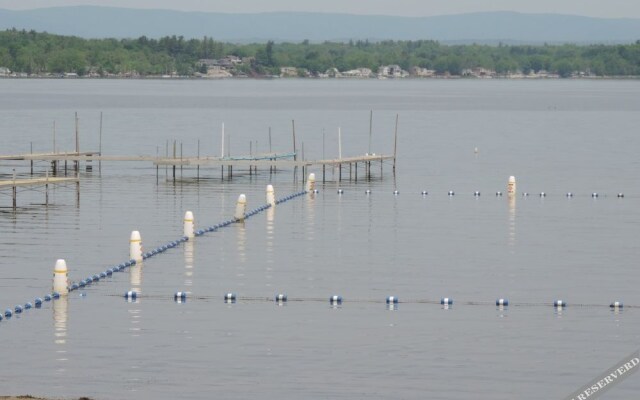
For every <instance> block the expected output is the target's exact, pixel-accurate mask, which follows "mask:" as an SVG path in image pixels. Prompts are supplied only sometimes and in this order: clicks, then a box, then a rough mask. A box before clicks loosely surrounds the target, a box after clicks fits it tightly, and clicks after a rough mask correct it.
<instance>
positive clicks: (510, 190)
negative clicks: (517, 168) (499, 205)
mask: <svg viewBox="0 0 640 400" xmlns="http://www.w3.org/2000/svg"><path fill="white" fill-rule="evenodd" d="M507 194H508V195H509V196H513V195H515V194H516V177H515V176H510V177H509V181H508V182H507Z"/></svg>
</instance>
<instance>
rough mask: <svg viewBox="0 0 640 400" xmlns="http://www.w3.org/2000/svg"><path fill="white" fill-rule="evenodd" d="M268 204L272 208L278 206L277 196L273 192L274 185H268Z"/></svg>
mask: <svg viewBox="0 0 640 400" xmlns="http://www.w3.org/2000/svg"><path fill="white" fill-rule="evenodd" d="M267 204H269V205H271V207H275V206H276V194H275V192H274V190H273V185H267Z"/></svg>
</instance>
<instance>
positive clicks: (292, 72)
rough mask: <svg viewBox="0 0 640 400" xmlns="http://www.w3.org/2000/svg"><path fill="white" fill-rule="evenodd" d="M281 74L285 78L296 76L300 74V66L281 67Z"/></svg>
mask: <svg viewBox="0 0 640 400" xmlns="http://www.w3.org/2000/svg"><path fill="white" fill-rule="evenodd" d="M280 76H281V77H283V78H295V77H297V76H298V68H296V67H280Z"/></svg>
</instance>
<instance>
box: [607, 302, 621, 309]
mask: <svg viewBox="0 0 640 400" xmlns="http://www.w3.org/2000/svg"><path fill="white" fill-rule="evenodd" d="M609 307H611V308H622V307H624V306H623V305H622V302H621V301H614V302H613V303H611V305H610V306H609Z"/></svg>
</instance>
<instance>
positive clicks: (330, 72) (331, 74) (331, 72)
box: [324, 68, 342, 78]
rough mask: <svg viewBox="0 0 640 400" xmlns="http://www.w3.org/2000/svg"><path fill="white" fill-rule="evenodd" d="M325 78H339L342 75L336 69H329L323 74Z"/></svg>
mask: <svg viewBox="0 0 640 400" xmlns="http://www.w3.org/2000/svg"><path fill="white" fill-rule="evenodd" d="M324 74H325V75H326V76H327V78H340V77H341V76H342V74H341V73H340V71H338V68H329V69H328V70H326V71H325V73H324Z"/></svg>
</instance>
